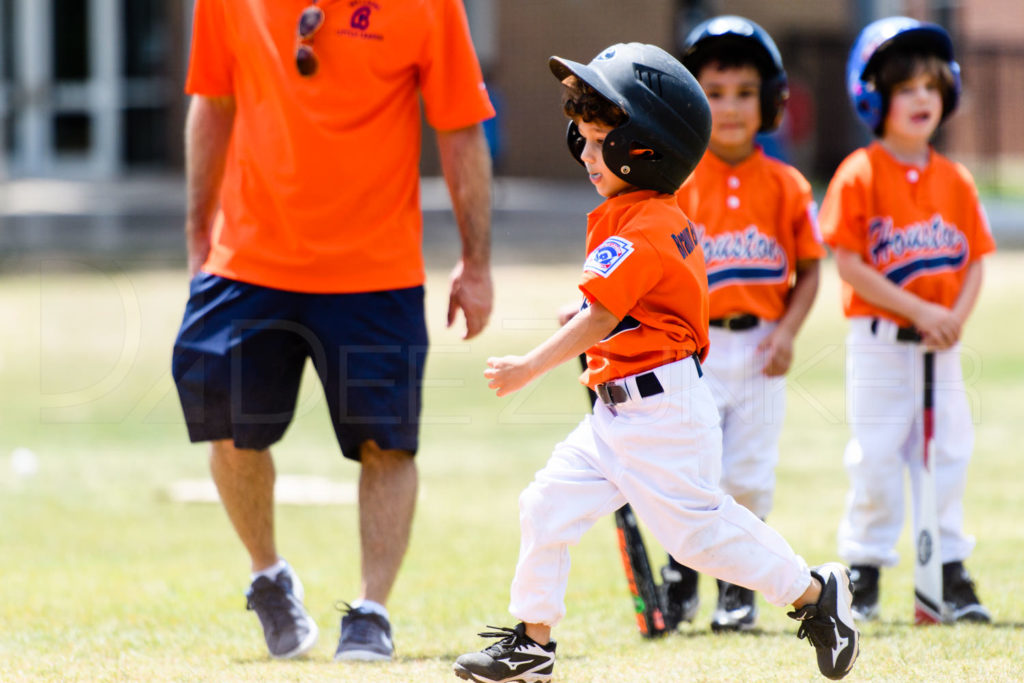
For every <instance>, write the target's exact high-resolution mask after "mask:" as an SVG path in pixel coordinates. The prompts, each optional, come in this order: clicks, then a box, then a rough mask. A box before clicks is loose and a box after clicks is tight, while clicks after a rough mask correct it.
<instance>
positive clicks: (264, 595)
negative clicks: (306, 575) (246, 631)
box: [245, 569, 319, 659]
mask: <svg viewBox="0 0 1024 683" xmlns="http://www.w3.org/2000/svg"><path fill="white" fill-rule="evenodd" d="M293 579H295V582H294V583H295V584H297V590H296V588H295V585H294V584H293V581H292V580H293ZM245 599H246V601H245V608H246V609H248V610H251V611H253V612H256V616H257V617H259V619H260V624H261V625H262V626H263V638H264V639H265V640H266V641H267V649H268V650H270V656H271V657H274V658H276V659H288V658H290V657H298V656H299V655H301V654H302V653H304V652H306V651H307V650H309V649H310V648H311V647H313V644H314V643H316V638H317V635H319V629H317V626H316V622H315V621H313V619H312V617H310V616H309V614H307V613H306V609H305V608H304V607H303V606H302V584H300V583H298V579H297V578H296V577H295V575H294V574H293V573H292V572H291V570H290V569H282V570H281V571H280V572H278V573H277V576H275V577H274V580H273V581H271V580H270V579H268V578H267V577H265V576H260V577H258V578H257V579H256V580H255V581H253V582H252V585H250V586H249V590H248V591H246V593H245Z"/></svg>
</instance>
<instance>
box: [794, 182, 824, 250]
mask: <svg viewBox="0 0 1024 683" xmlns="http://www.w3.org/2000/svg"><path fill="white" fill-rule="evenodd" d="M798 180H799V182H798V183H797V187H796V191H795V195H796V196H795V202H794V204H795V206H794V207H793V237H794V238H795V243H796V260H797V261H810V260H814V259H821V258H824V257H825V246H824V244H823V240H822V236H821V228H820V227H819V226H818V204H817V203H816V202H815V201H814V195H813V193H812V192H811V184H810V183H808V182H807V180H805V179H804V178H803V176H800V177H799V179H798Z"/></svg>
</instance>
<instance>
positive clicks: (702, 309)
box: [580, 190, 708, 388]
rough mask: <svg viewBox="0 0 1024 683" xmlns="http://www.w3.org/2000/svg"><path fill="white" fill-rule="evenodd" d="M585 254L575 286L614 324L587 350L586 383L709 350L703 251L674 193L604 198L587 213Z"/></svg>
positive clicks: (596, 382) (636, 371)
mask: <svg viewBox="0 0 1024 683" xmlns="http://www.w3.org/2000/svg"><path fill="white" fill-rule="evenodd" d="M587 254H588V256H587V260H586V262H585V263H584V265H583V279H582V282H581V284H580V290H581V291H582V292H583V294H584V296H585V297H586V299H587V302H591V301H599V302H600V303H601V305H602V306H604V307H605V308H607V309H608V310H609V311H611V312H612V314H613V315H615V317H616V318H618V319H619V324H618V325H617V326H616V327H615V329H614V330H613V331H612V332H611V333H610V334H609V335H608V336H607V337H605V338H604V339H602V340H601V341H600V342H598V343H597V344H596V345H594V346H592V347H591V348H589V349H587V370H586V372H584V373H583V376H582V378H581V380H582V381H583V382H584V383H585V384H587V385H588V386H590V387H591V388H593V387H594V386H595V385H597V384H600V383H601V382H607V381H608V380H612V379H619V378H621V377H626V376H628V375H635V374H637V373H640V372H645V371H647V370H650V369H652V368H656V367H658V366H660V365H664V364H665V363H671V362H673V361H677V360H680V359H682V358H686V357H688V356H691V355H693V354H694V353H699V354H700V357H701V359H703V358H704V357H705V356H706V355H707V349H708V285H707V274H706V273H705V271H704V256H703V254H701V249H700V244H699V243H698V241H697V235H696V233H695V231H694V229H693V224H692V223H691V222H690V220H689V219H688V218H687V217H686V216H685V215H683V212H682V211H680V210H679V206H678V205H677V204H676V202H675V199H674V198H673V197H671V196H667V195H663V194H660V193H658V192H655V191H654V190H637V191H634V192H628V193H626V194H623V195H619V196H617V197H612V198H610V199H607V200H605V201H604V202H603V203H602V204H601V205H600V206H598V207H597V208H596V209H594V210H593V211H591V212H590V214H589V215H588V216H587ZM584 305H587V304H586V303H585V304H584Z"/></svg>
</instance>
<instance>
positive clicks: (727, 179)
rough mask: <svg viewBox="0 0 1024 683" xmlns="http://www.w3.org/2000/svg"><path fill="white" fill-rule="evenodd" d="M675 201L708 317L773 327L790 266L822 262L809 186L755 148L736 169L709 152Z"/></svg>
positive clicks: (783, 299) (793, 270)
mask: <svg viewBox="0 0 1024 683" xmlns="http://www.w3.org/2000/svg"><path fill="white" fill-rule="evenodd" d="M676 199H677V200H678V201H679V206H680V208H681V209H682V210H683V213H685V214H686V215H687V216H689V217H690V218H691V219H692V220H693V221H694V225H695V227H696V229H697V234H698V236H699V237H700V241H701V246H702V247H703V249H704V261H705V264H706V267H707V271H708V290H709V293H710V297H711V313H710V315H711V317H712V318H725V317H728V316H731V315H736V314H739V313H751V314H753V315H756V316H757V317H759V318H762V319H764V320H778V319H779V318H781V317H782V315H783V313H785V312H786V298H787V296H788V295H789V290H790V288H791V287H792V286H793V277H794V274H795V273H796V264H797V261H802V260H807V259H820V258H823V257H824V256H825V247H824V246H823V245H822V239H821V233H820V232H819V231H818V219H817V206H816V205H815V203H814V198H813V196H812V195H811V184H810V183H808V182H807V180H806V179H805V178H804V177H803V176H802V175H801V174H800V172H799V171H798V170H796V169H795V168H793V167H792V166H790V165H788V164H785V163H783V162H781V161H778V160H777V159H772V158H771V157H769V156H768V155H766V154H765V153H764V152H763V151H762V150H761V149H760V148H758V149H757V150H755V152H754V153H753V154H752V155H751V156H750V157H748V158H747V159H745V160H744V161H743V162H741V163H739V164H737V165H736V166H731V165H729V164H727V163H726V162H724V161H722V160H721V159H719V158H718V157H717V156H715V155H714V154H713V153H712V152H710V151H708V152H707V153H705V154H704V158H703V159H701V161H700V164H698V165H697V168H696V170H695V171H694V172H693V175H691V176H690V177H689V178H687V180H686V182H685V183H683V185H682V187H680V188H679V190H678V192H676Z"/></svg>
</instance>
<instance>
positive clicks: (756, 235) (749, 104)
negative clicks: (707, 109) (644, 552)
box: [661, 16, 825, 631]
mask: <svg viewBox="0 0 1024 683" xmlns="http://www.w3.org/2000/svg"><path fill="white" fill-rule="evenodd" d="M682 61H683V66H685V67H686V68H687V69H688V70H689V71H690V73H692V74H693V75H694V76H696V77H697V81H698V82H699V83H700V84H701V87H702V88H703V89H704V94H705V95H707V98H708V102H709V104H710V106H711V139H710V141H709V143H708V153H707V154H705V155H704V158H703V159H702V160H701V162H700V163H699V164H698V165H697V169H696V170H695V171H694V172H693V175H692V176H690V177H689V178H688V179H687V181H686V182H685V183H683V186H682V187H681V188H680V189H679V192H677V193H676V198H677V199H678V200H679V206H680V208H681V209H682V210H683V213H685V214H686V215H687V216H689V217H690V218H691V219H692V220H693V221H694V224H695V227H696V229H697V234H698V235H699V236H700V237H701V244H702V246H703V248H704V261H705V264H706V268H707V273H708V295H709V298H710V316H711V321H710V325H711V329H710V330H709V332H710V335H711V348H712V349H713V352H712V353H711V355H710V356H709V358H708V362H707V363H706V364H705V366H704V371H705V373H706V375H707V380H708V387H709V388H710V389H711V393H712V394H713V395H714V397H715V403H716V404H717V406H718V412H719V414H720V415H721V418H722V482H721V484H722V490H723V491H725V492H726V493H728V494H729V495H730V496H732V497H733V498H735V499H736V502H738V503H739V504H740V505H742V506H744V507H745V508H747V509H748V510H750V511H751V512H753V513H754V514H755V515H757V516H758V517H760V518H761V519H765V517H767V516H768V513H769V512H770V511H771V509H772V498H773V496H774V493H775V465H776V463H777V462H778V459H779V434H780V433H781V431H782V422H783V417H784V414H785V410H786V380H785V374H786V372H787V371H788V370H789V367H790V363H791V362H792V359H793V339H794V338H795V337H796V334H797V332H798V331H799V330H800V326H801V325H802V324H803V322H804V318H806V317H807V313H808V311H809V310H810V308H811V304H813V303H814V297H815V294H816V293H817V291H818V261H819V259H821V258H822V257H823V256H825V248H824V247H823V246H822V244H821V236H820V233H819V232H818V224H817V216H816V213H817V212H816V207H815V204H814V199H813V197H812V195H811V185H810V183H808V182H807V180H806V179H805V178H804V177H803V176H802V175H801V174H800V172H799V171H797V170H796V169H795V168H793V167H792V166H789V165H787V164H784V163H782V162H781V161H777V160H775V159H772V158H770V157H768V156H767V155H766V154H765V153H764V152H763V151H762V150H761V148H760V147H759V146H758V145H757V143H756V142H755V136H756V135H757V134H758V133H761V132H767V131H771V130H775V128H777V127H778V124H779V122H780V121H781V119H782V110H783V106H784V104H785V100H786V97H787V96H788V89H787V86H786V72H785V69H784V68H783V65H782V59H781V57H780V56H779V51H778V48H776V47H775V42H774V41H773V40H772V39H771V36H769V35H768V33H767V32H765V30H764V29H763V28H761V27H760V26H758V25H757V24H755V23H754V22H752V21H750V20H749V19H745V18H743V17H737V16H719V17H715V18H713V19H709V20H707V21H705V22H703V23H702V24H700V25H698V26H696V27H695V28H694V29H693V30H692V31H691V32H690V34H689V36H688V37H687V39H686V44H685V45H684V47H683V58H682ZM661 573H662V578H663V581H662V589H663V591H664V593H665V598H666V609H665V621H666V625H667V626H668V627H669V628H673V627H675V625H676V624H678V623H679V622H680V621H691V620H692V619H693V618H694V616H695V615H696V611H697V607H698V604H699V601H698V597H697V573H696V572H695V571H694V570H693V569H691V568H689V567H686V566H683V565H681V564H680V563H678V562H677V561H676V560H674V559H673V558H672V557H671V556H669V563H668V566H666V567H665V568H664V569H662V572H661ZM756 622H757V603H756V602H755V600H754V592H753V591H751V590H750V589H748V588H743V587H741V586H737V585H735V584H731V583H727V582H725V581H722V580H719V582H718V604H717V605H716V607H715V610H714V612H713V613H712V615H711V628H712V630H714V631H747V630H750V629H752V628H753V627H754V626H755V624H756Z"/></svg>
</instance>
